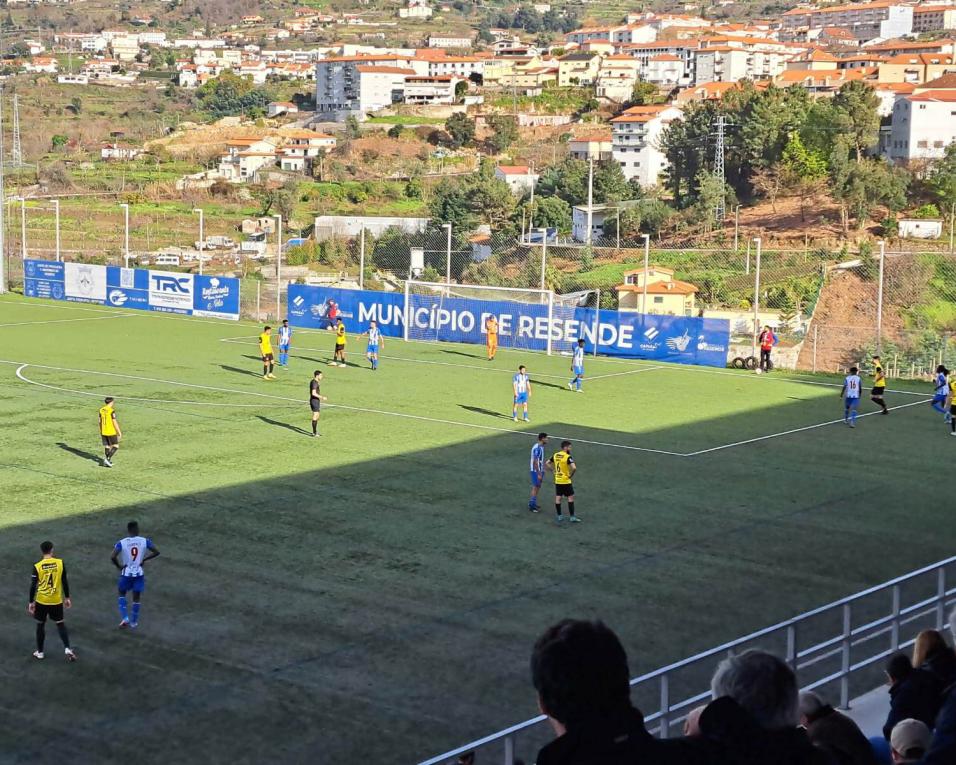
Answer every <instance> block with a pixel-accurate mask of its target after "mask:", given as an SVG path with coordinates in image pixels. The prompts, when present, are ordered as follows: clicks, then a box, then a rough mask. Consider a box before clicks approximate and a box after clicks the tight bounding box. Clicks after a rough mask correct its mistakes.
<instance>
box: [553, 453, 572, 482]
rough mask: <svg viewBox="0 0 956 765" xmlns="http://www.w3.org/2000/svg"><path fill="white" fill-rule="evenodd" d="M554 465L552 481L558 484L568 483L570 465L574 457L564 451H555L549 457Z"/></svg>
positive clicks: (569, 479)
mask: <svg viewBox="0 0 956 765" xmlns="http://www.w3.org/2000/svg"><path fill="white" fill-rule="evenodd" d="M551 462H552V464H553V465H554V482H555V483H556V484H559V485H565V486H566V485H568V484H569V483H571V465H573V464H574V458H573V457H572V456H571V455H570V454H568V453H567V452H565V451H560V452H555V453H554V456H553V457H551Z"/></svg>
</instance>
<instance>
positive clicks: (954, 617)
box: [921, 609, 956, 765]
mask: <svg viewBox="0 0 956 765" xmlns="http://www.w3.org/2000/svg"><path fill="white" fill-rule="evenodd" d="M949 629H950V631H951V632H952V633H953V640H954V641H956V609H953V612H952V613H951V614H950V615H949ZM954 762H956V683H953V684H952V685H950V686H949V687H948V688H946V689H945V690H944V691H943V705H942V707H941V708H940V710H939V714H938V715H937V716H936V728H935V730H934V731H933V742H932V744H930V747H929V751H928V752H927V753H926V756H925V757H924V758H923V762H922V764H921V765H952V764H953V763H954Z"/></svg>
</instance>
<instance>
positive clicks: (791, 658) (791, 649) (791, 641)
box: [787, 624, 797, 674]
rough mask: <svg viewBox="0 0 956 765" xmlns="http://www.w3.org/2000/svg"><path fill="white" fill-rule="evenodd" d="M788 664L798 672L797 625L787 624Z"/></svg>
mask: <svg viewBox="0 0 956 765" xmlns="http://www.w3.org/2000/svg"><path fill="white" fill-rule="evenodd" d="M787 664H789V665H790V669H792V670H793V671H794V674H796V671H797V625H796V624H788V625H787Z"/></svg>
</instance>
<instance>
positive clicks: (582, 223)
mask: <svg viewBox="0 0 956 765" xmlns="http://www.w3.org/2000/svg"><path fill="white" fill-rule="evenodd" d="M618 214H619V213H618V208H617V207H614V206H609V205H591V215H590V216H588V206H587V205H574V207H572V208H571V238H572V239H574V240H575V241H578V242H588V241H594V240H595V239H597V238H598V237H601V236H604V222H605V221H606V220H614V219H615V217H617V216H618ZM589 219H590V223H591V235H590V237H589V236H588V220H589Z"/></svg>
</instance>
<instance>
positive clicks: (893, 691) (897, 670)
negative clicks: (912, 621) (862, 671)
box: [883, 651, 940, 741]
mask: <svg viewBox="0 0 956 765" xmlns="http://www.w3.org/2000/svg"><path fill="white" fill-rule="evenodd" d="M886 677H887V682H888V684H889V686H890V713H889V714H888V715H887V716H886V723H885V724H884V725H883V738H885V739H886V740H887V741H889V740H890V733H892V731H893V726H894V725H896V723H898V722H899V721H900V720H906V719H907V718H912V719H914V720H919V721H920V722H923V723H926V725H927V727H929V728H930V729H932V727H933V724H934V722H935V721H936V713H937V712H939V706H940V697H939V686H938V685H937V681H936V678H935V677H933V675H931V674H930V673H929V672H927V671H926V670H924V669H914V668H913V664H912V662H910V657H909V656H907V655H906V654H905V653H903V652H902V651H900V652H898V653H894V654H893V655H892V656H890V658H889V659H888V660H887V662H886Z"/></svg>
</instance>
